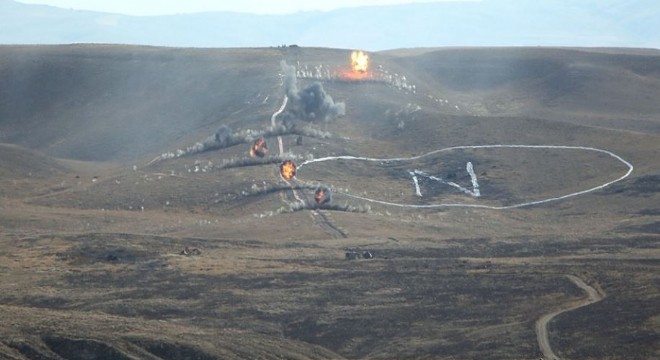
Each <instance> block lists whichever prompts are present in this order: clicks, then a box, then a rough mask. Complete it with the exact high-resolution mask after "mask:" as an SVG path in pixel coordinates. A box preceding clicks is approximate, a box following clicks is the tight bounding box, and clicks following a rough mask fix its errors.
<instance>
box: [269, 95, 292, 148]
mask: <svg viewBox="0 0 660 360" xmlns="http://www.w3.org/2000/svg"><path fill="white" fill-rule="evenodd" d="M287 102H289V97H288V96H286V95H284V101H282V106H280V108H279V110H277V111H276V112H274V113H273V115H272V116H271V117H270V125H271V126H272V127H273V128H274V127H275V119H277V117H278V116H279V115H280V114H281V113H282V111H284V108H285V107H286V104H287ZM277 142H278V143H279V145H280V156H283V155H284V145H283V144H282V137H281V136H278V137H277Z"/></svg>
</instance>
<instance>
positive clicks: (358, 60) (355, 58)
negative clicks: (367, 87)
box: [339, 50, 371, 80]
mask: <svg viewBox="0 0 660 360" xmlns="http://www.w3.org/2000/svg"><path fill="white" fill-rule="evenodd" d="M339 76H340V77H341V78H342V79H344V80H364V79H366V78H368V77H370V76H371V75H370V71H369V55H367V53H366V52H364V51H360V50H355V51H353V52H352V53H351V67H350V69H347V70H344V71H342V72H341V74H340V75H339Z"/></svg>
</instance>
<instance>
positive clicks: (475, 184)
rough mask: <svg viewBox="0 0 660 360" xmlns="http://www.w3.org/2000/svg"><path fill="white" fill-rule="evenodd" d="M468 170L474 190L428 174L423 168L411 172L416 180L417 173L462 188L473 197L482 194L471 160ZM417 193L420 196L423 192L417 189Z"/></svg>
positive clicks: (461, 189)
mask: <svg viewBox="0 0 660 360" xmlns="http://www.w3.org/2000/svg"><path fill="white" fill-rule="evenodd" d="M467 172H468V173H469V174H470V178H471V179H472V190H470V189H468V188H464V187H462V186H460V185H458V184H457V183H455V182H453V181H445V180H444V179H443V178H439V177H437V176H433V175H429V174H427V173H425V172H423V171H421V170H415V171H413V172H411V173H410V174H411V175H413V181H416V180H415V178H414V177H415V175H419V176H422V177H425V178H427V179H429V180H434V181H437V182H440V183H443V184H447V185H449V186H453V187H455V188H457V189H458V190H460V191H462V192H464V193H465V194H467V195H470V196H472V197H479V196H481V193H480V192H479V183H478V182H477V176H476V175H474V170H473V169H472V163H471V162H468V163H467ZM417 189H418V190H419V186H417ZM417 193H418V195H419V196H420V197H421V196H422V194H421V193H420V192H419V191H417Z"/></svg>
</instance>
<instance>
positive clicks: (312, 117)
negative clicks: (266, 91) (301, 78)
mask: <svg viewBox="0 0 660 360" xmlns="http://www.w3.org/2000/svg"><path fill="white" fill-rule="evenodd" d="M280 65H281V66H282V72H283V73H284V91H285V92H286V95H287V96H288V97H289V104H290V107H289V109H288V111H289V113H290V114H291V115H292V116H293V117H294V118H296V119H300V120H304V121H310V122H319V121H328V120H333V119H336V118H338V117H341V116H344V115H346V104H345V103H343V102H337V103H335V102H334V100H333V99H332V97H331V96H330V95H328V93H326V92H325V90H324V89H323V85H321V83H319V82H315V83H313V84H311V85H309V86H307V87H305V88H304V89H302V90H299V89H298V80H297V77H296V67H295V66H291V65H288V64H287V63H286V61H284V60H282V62H281V63H280ZM285 119H286V117H285Z"/></svg>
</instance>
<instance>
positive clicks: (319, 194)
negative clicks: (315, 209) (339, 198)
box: [314, 187, 332, 205]
mask: <svg viewBox="0 0 660 360" xmlns="http://www.w3.org/2000/svg"><path fill="white" fill-rule="evenodd" d="M331 194H332V193H331V192H330V189H328V188H324V187H320V188H318V189H316V191H315V192H314V201H316V204H317V205H323V204H325V203H327V202H330V199H331V198H332V195H331Z"/></svg>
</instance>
